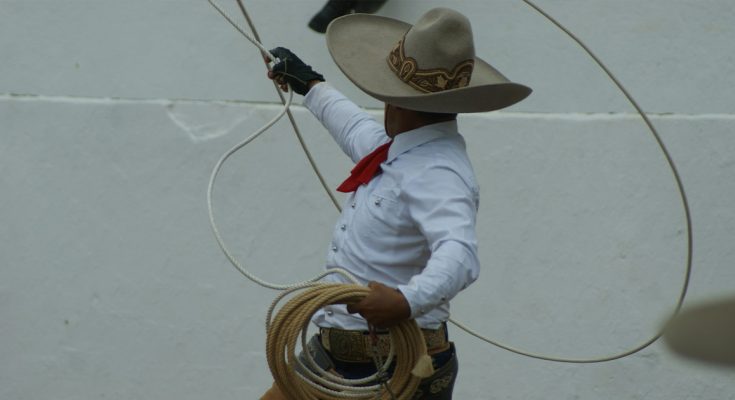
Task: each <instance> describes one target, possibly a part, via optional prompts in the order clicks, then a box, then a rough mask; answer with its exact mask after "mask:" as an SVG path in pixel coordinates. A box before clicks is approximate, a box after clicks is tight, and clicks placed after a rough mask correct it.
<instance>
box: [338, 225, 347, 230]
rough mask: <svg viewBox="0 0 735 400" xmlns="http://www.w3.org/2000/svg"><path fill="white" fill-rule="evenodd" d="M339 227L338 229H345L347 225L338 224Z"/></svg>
mask: <svg viewBox="0 0 735 400" xmlns="http://www.w3.org/2000/svg"><path fill="white" fill-rule="evenodd" d="M339 229H340V230H345V229H347V225H346V224H342V225H340V226H339Z"/></svg>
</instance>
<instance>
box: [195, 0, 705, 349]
mask: <svg viewBox="0 0 735 400" xmlns="http://www.w3.org/2000/svg"><path fill="white" fill-rule="evenodd" d="M208 1H209V3H210V4H212V6H213V7H215V8H216V9H217V11H219V12H220V14H222V15H223V16H224V17H225V18H226V19H227V21H228V22H229V23H230V24H232V25H233V26H234V27H235V29H237V30H238V31H239V32H240V33H241V34H242V35H243V36H245V38H247V39H248V40H249V41H250V42H251V43H253V44H254V45H255V46H256V47H258V48H259V49H260V50H261V52H262V53H263V54H269V53H268V50H267V49H266V48H265V47H264V46H263V45H262V44H261V43H260V39H259V38H258V37H257V36H258V34H257V31H256V30H255V26H254V24H253V23H252V20H251V19H250V16H249V15H248V13H247V11H246V9H245V7H244V6H243V4H242V1H241V0H237V3H238V5H239V6H240V10H241V11H242V13H243V15H244V17H245V19H246V20H247V23H248V25H249V26H250V29H251V30H252V32H253V34H254V36H255V38H253V37H252V36H250V35H249V34H247V33H246V32H245V31H244V30H243V29H241V28H240V27H239V26H238V25H237V24H236V23H235V22H234V21H233V20H232V19H231V18H230V17H228V16H227V14H226V13H225V12H224V11H222V9H221V8H220V7H218V6H217V5H216V4H215V3H214V0H208ZM521 1H523V2H524V3H525V4H527V5H528V6H529V7H531V8H532V9H534V10H535V11H536V12H538V13H539V14H541V15H542V16H543V17H544V18H546V19H547V20H548V21H549V22H551V23H552V24H554V25H555V26H556V27H557V28H559V29H560V30H561V31H563V32H564V33H565V34H566V35H567V36H569V37H570V38H571V39H572V40H574V42H576V43H577V44H578V45H579V46H580V47H581V48H582V49H583V50H584V51H585V52H586V53H587V55H589V56H590V57H591V58H592V59H593V60H594V61H595V63H596V64H597V65H598V66H599V67H600V68H602V70H603V71H604V72H605V74H606V75H607V76H608V77H609V78H610V80H611V81H612V82H613V83H614V84H615V86H616V87H617V88H618V89H619V90H620V91H621V92H622V93H623V95H624V96H625V98H626V99H627V100H628V102H629V103H630V104H631V105H632V106H633V107H634V108H635V109H636V111H637V112H638V114H639V115H640V116H641V118H642V119H643V121H644V122H645V124H646V126H647V127H648V130H649V131H650V132H651V134H652V135H653V137H654V138H655V140H656V143H657V144H658V146H659V148H660V149H661V152H662V153H663V155H664V157H665V158H666V161H667V163H668V165H669V168H670V169H671V172H672V174H673V177H674V180H675V182H676V186H677V189H678V193H679V196H680V198H681V203H682V207H683V209H684V215H685V219H686V232H687V259H686V270H685V276H684V282H683V284H682V288H681V291H680V294H679V297H678V300H677V303H676V307H675V309H674V311H673V313H672V315H671V317H670V319H671V318H673V317H674V316H675V315H676V314H677V313H678V312H679V310H680V309H681V307H682V305H683V303H684V299H685V297H686V293H687V289H688V287H689V280H690V277H691V273H692V259H693V247H694V246H693V233H692V219H691V212H690V210H689V202H688V200H687V196H686V192H685V190H684V186H683V184H682V181H681V177H680V175H679V172H678V169H677V168H676V164H675V163H674V161H673V159H672V158H671V155H670V154H669V151H668V150H667V148H666V146H665V144H664V142H663V141H662V140H661V137H660V135H659V134H658V131H657V130H656V128H655V127H654V126H653V123H651V121H650V120H649V118H648V116H647V115H646V113H645V112H644V111H643V110H642V109H641V107H640V106H639V105H638V103H637V102H636V101H635V100H634V99H633V96H631V95H630V93H629V92H628V91H627V90H626V89H625V87H624V86H623V85H622V84H621V83H620V81H619V80H618V79H617V78H616V77H615V75H614V74H613V73H612V71H610V70H609V69H608V68H607V67H606V66H605V64H604V63H603V62H602V61H601V60H600V59H599V58H598V57H597V56H596V55H595V54H594V53H593V52H592V51H591V50H590V48H589V47H587V45H585V44H584V42H582V40H581V39H579V38H578V37H577V36H575V35H574V34H573V33H572V32H571V31H569V29H567V28H566V27H564V25H562V24H561V23H560V22H558V21H557V20H556V19H554V18H553V17H552V16H550V15H549V14H548V13H546V12H545V11H544V10H543V9H541V8H540V7H539V6H537V5H536V4H534V3H533V2H532V1H530V0H521ZM270 58H271V60H273V59H274V58H273V57H272V56H271V57H270ZM274 85H275V83H274ZM276 88H277V85H276ZM278 93H279V96H280V97H281V100H282V103H283V104H284V108H283V110H282V111H281V112H280V113H279V114H278V116H276V117H275V118H274V119H273V120H271V121H270V122H269V123H268V124H266V125H265V126H264V127H263V128H261V129H260V130H258V131H257V132H256V133H254V134H253V135H251V136H250V137H248V138H247V139H246V140H245V141H243V142H242V143H240V144H238V145H236V146H235V147H233V148H232V149H231V150H229V151H228V152H227V153H225V155H224V156H222V158H221V159H220V160H219V161H218V162H217V164H216V166H215V168H214V170H213V171H212V175H211V177H210V182H209V186H208V191H207V206H208V210H209V220H210V225H211V227H212V230H213V231H214V235H215V238H216V240H217V243H218V244H219V246H220V248H221V249H222V251H223V252H224V253H225V256H226V257H227V259H228V260H229V261H230V262H231V263H232V264H233V265H234V266H235V268H236V269H237V270H238V271H239V272H240V273H242V274H243V275H244V276H245V277H247V278H248V279H250V280H252V281H253V282H255V283H257V284H259V285H262V286H265V287H268V288H271V289H276V290H285V291H287V292H286V293H290V291H292V290H295V289H298V288H304V287H310V286H315V285H323V284H318V283H315V282H316V281H318V280H319V279H321V278H322V277H324V276H325V275H327V274H330V273H340V274H342V275H344V276H346V277H347V278H348V279H349V280H350V281H352V282H357V280H356V279H355V278H354V277H352V276H351V275H350V274H349V272H347V271H344V270H329V271H327V272H325V273H323V274H321V275H319V276H318V277H315V278H313V279H310V280H308V281H304V282H299V283H294V284H287V285H278V284H273V283H269V282H266V281H264V280H262V279H260V278H258V277H256V276H255V275H253V274H252V273H250V272H249V271H247V270H246V269H245V268H244V267H243V266H242V265H241V264H240V263H239V262H238V261H237V260H236V259H235V257H234V256H232V254H231V253H230V252H229V251H228V249H227V247H226V246H225V245H224V243H223V240H222V237H221V235H220V234H219V230H218V229H217V225H216V223H215V220H214V214H213V209H212V192H213V189H214V183H215V180H216V178H217V174H218V172H219V170H220V169H221V167H222V164H223V163H224V161H225V160H226V159H227V158H228V157H229V156H230V155H232V154H233V153H234V152H236V151H237V150H239V149H240V148H242V147H243V146H245V145H247V144H248V143H250V142H251V141H252V140H253V139H255V138H256V137H257V136H259V135H260V134H261V133H263V132H265V131H266V130H267V129H268V128H270V127H271V126H272V125H273V124H274V123H275V122H276V121H278V120H279V119H280V118H281V117H283V115H284V114H288V115H289V118H290V119H291V124H292V126H293V128H294V131H295V133H296V136H297V138H298V140H299V142H300V144H301V146H302V148H303V149H304V153H305V154H306V155H307V158H308V159H309V162H310V164H311V167H312V169H313V170H314V172H315V173H316V174H317V176H318V178H319V181H320V183H321V186H322V188H323V189H324V191H325V193H327V195H328V197H329V198H330V199H331V200H332V203H333V204H334V206H335V208H337V210H340V207H339V204H338V202H337V201H336V199H335V198H334V195H333V194H332V192H331V190H329V187H328V186H327V185H326V182H325V180H324V178H323V177H322V174H321V172H320V171H319V168H318V167H317V166H316V163H315V162H314V160H313V157H312V156H311V153H310V152H309V150H308V148H307V146H306V144H305V142H304V141H303V138H302V137H301V134H300V132H299V131H298V128H297V126H296V123H295V121H294V119H293V117H292V116H291V114H290V111H289V107H290V105H291V100H292V97H293V91H290V94H289V97H288V99H287V100H285V99H284V98H283V95H282V93H281V92H280V91H278ZM286 293H284V294H282V295H281V296H279V297H278V298H277V299H276V301H274V303H273V304H272V305H271V308H270V309H269V321H270V319H271V318H270V316H271V314H272V312H273V309H274V308H275V305H276V303H277V302H278V301H279V300H280V299H282V298H283V297H284V296H285V294H286ZM450 321H451V322H452V323H453V324H454V325H456V326H457V327H459V328H460V329H462V330H464V331H466V332H467V333H469V334H470V335H472V336H475V337H477V338H478V339H480V340H483V341H485V342H487V343H490V344H492V345H494V346H497V347H500V348H502V349H505V350H508V351H511V352H513V353H516V354H519V355H523V356H527V357H532V358H536V359H541V360H547V361H555V362H565V363H600V362H605V361H611V360H616V359H620V358H623V357H627V356H629V355H632V354H634V353H637V352H639V351H641V350H643V349H645V348H646V347H648V346H649V345H651V344H652V343H654V342H655V341H656V340H658V339H659V338H660V337H661V335H662V334H663V330H660V331H659V332H657V333H656V334H655V335H654V336H653V337H651V338H650V339H648V340H646V341H644V342H643V343H642V344H640V345H638V346H636V347H634V348H632V349H631V350H628V351H625V352H621V353H616V354H612V355H609V356H604V357H595V358H587V359H582V358H578V359H574V358H564V357H557V356H548V355H542V354H535V353H531V352H528V351H524V350H520V349H516V348H513V347H511V346H508V345H505V344H502V343H498V342H497V341H494V340H492V339H490V338H487V337H485V336H483V335H481V334H479V333H477V332H476V331H474V330H472V329H470V328H468V327H466V326H465V325H464V324H462V323H461V322H460V321H457V320H454V319H450ZM271 326H272V324H271V323H270V322H269V330H270V327H271ZM302 341H303V338H302ZM303 345H305V343H303ZM269 362H270V361H269Z"/></svg>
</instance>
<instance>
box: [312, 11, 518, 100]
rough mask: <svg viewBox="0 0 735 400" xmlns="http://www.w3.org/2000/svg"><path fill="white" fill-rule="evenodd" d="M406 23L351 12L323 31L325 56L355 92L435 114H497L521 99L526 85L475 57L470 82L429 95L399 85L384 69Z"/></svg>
mask: <svg viewBox="0 0 735 400" xmlns="http://www.w3.org/2000/svg"><path fill="white" fill-rule="evenodd" d="M410 28H411V24H407V23H405V22H403V21H399V20H396V19H392V18H387V17H382V16H377V15H370V14H351V15H345V16H343V17H340V18H337V19H335V20H334V21H332V23H331V24H330V25H329V27H328V28H327V34H326V40H327V47H328V49H329V53H330V54H331V55H332V58H333V59H334V62H335V63H336V64H337V66H338V67H339V69H340V70H342V72H343V73H344V74H345V75H346V76H347V78H348V79H350V80H351V81H352V83H354V84H355V85H356V86H357V87H358V88H360V89H361V90H362V91H364V92H365V93H367V94H368V95H370V96H372V97H374V98H376V99H378V100H380V101H382V102H385V103H388V104H392V105H395V106H398V107H403V108H407V109H411V110H417V111H426V112H437V113H472V112H484V111H492V110H498V109H501V108H504V107H508V106H510V105H512V104H515V103H517V102H519V101H521V100H523V99H525V98H526V97H527V96H528V95H529V94H531V89H530V88H529V87H527V86H524V85H521V84H518V83H514V82H511V81H510V80H508V79H507V78H506V77H505V76H503V74H501V73H500V72H498V70H496V69H495V68H493V67H492V66H491V65H490V64H488V63H487V62H485V61H484V60H482V59H480V58H478V57H475V66H474V69H473V71H472V78H471V79H470V84H469V85H468V86H466V87H463V88H458V89H449V90H444V91H441V92H435V93H423V92H420V91H418V90H416V89H414V88H412V87H411V86H409V85H408V84H406V83H405V82H403V81H402V80H401V79H400V78H398V76H396V74H395V73H394V72H393V70H391V69H390V66H389V65H388V61H387V57H388V53H389V52H390V50H391V49H392V48H393V46H395V44H396V43H398V41H399V40H401V39H402V38H403V36H404V35H405V34H406V32H407V31H408V30H409V29H410Z"/></svg>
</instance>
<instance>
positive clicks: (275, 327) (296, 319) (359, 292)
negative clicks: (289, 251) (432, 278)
mask: <svg viewBox="0 0 735 400" xmlns="http://www.w3.org/2000/svg"><path fill="white" fill-rule="evenodd" d="M294 290H299V289H294ZM368 293H370V289H368V288H367V287H365V286H362V285H347V284H318V285H316V286H313V287H311V288H307V289H303V290H302V291H301V293H299V294H297V295H296V296H295V297H293V298H292V299H291V300H290V301H288V302H287V303H286V304H285V305H284V306H283V307H282V308H281V309H280V310H279V312H278V313H277V314H276V315H275V316H274V317H273V316H272V311H273V309H271V310H269V315H268V335H267V340H266V355H267V359H268V366H269V368H270V370H271V372H272V374H273V378H274V379H275V381H276V384H277V385H278V387H279V388H280V389H281V391H282V392H283V393H284V394H285V395H286V396H287V397H288V398H294V399H320V400H339V399H344V398H352V399H375V398H380V399H401V400H402V399H410V398H411V397H412V396H413V393H414V392H415V391H416V388H417V387H418V385H419V383H420V382H421V379H422V378H425V377H427V376H430V375H431V374H432V372H433V370H432V367H431V357H429V356H428V355H427V352H426V343H425V342H424V339H423V335H422V334H421V331H420V329H419V327H418V325H417V324H416V322H415V321H414V320H408V321H404V322H402V323H401V324H399V325H397V326H395V327H393V328H390V330H389V332H390V338H391V354H390V355H389V356H388V357H387V359H386V360H385V363H384V364H383V365H382V366H381V367H380V369H379V371H378V373H376V374H373V375H372V376H369V377H367V378H364V379H358V380H352V379H343V378H340V377H338V376H336V375H334V374H330V373H328V372H327V371H324V370H323V369H321V368H319V367H318V366H317V365H316V364H314V363H313V362H312V361H307V362H308V363H309V364H310V365H309V366H306V365H302V364H301V363H300V361H299V360H298V356H297V353H296V344H297V341H298V339H299V337H300V338H301V342H302V347H303V348H306V347H305V338H306V330H307V328H308V326H309V324H310V321H311V316H312V315H313V314H314V313H315V312H317V311H318V310H319V309H321V308H322V307H324V306H325V305H329V304H348V303H355V302H358V301H360V300H361V299H362V298H364V297H365V296H367V295H368ZM286 294H288V292H286V293H283V294H282V295H281V296H279V298H278V299H277V301H278V300H281V299H283V298H284V297H285V295H286ZM393 358H395V371H394V373H393V376H392V378H391V379H390V380H388V381H387V382H386V383H385V385H386V386H387V388H386V390H385V391H381V390H380V389H381V387H380V385H377V384H376V385H367V386H362V385H365V384H366V383H369V382H371V381H372V382H374V381H376V380H378V379H379V378H380V373H381V372H382V371H384V370H385V369H387V367H388V365H389V363H390V361H391V359H393ZM296 365H300V366H301V367H302V368H300V369H298V368H295V367H294V366H296ZM310 369H311V370H316V371H317V372H318V375H317V374H315V373H313V372H311V371H310ZM299 371H303V372H305V373H306V374H307V375H308V376H307V377H304V376H303V375H302V374H301V372H299ZM376 395H379V396H380V397H376Z"/></svg>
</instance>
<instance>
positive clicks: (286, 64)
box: [268, 47, 324, 96]
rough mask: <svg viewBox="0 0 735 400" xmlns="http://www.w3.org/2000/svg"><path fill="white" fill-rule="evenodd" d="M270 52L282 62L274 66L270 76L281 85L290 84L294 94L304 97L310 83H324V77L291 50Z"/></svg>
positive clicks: (281, 49)
mask: <svg viewBox="0 0 735 400" xmlns="http://www.w3.org/2000/svg"><path fill="white" fill-rule="evenodd" d="M270 52H271V54H273V55H274V56H276V57H278V58H279V59H280V61H279V62H278V63H277V64H276V65H274V66H273V70H272V71H271V72H270V73H269V74H268V76H269V77H270V78H271V79H275V80H276V82H278V83H279V84H283V83H284V82H288V84H289V85H291V88H293V90H294V92H296V93H298V94H300V95H302V96H303V95H305V94H306V93H307V92H308V91H309V83H310V82H312V81H320V82H324V76H322V74H320V73H318V72H316V71H314V70H313V69H312V68H311V66H310V65H306V64H305V63H304V62H303V61H301V59H300V58H299V57H298V56H296V54H294V53H293V52H291V50H289V49H287V48H284V47H276V48H275V49H273V50H271V51H270Z"/></svg>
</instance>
